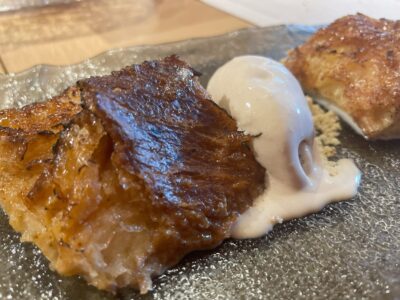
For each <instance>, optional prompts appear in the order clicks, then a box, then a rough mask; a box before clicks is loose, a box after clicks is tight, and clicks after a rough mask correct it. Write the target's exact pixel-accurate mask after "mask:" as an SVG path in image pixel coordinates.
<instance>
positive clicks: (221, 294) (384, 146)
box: [0, 26, 400, 299]
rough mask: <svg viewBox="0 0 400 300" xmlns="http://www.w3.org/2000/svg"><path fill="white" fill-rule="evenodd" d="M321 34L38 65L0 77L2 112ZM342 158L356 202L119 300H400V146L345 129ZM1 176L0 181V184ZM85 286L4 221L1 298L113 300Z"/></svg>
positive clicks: (223, 250) (245, 34)
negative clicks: (136, 72) (83, 82)
mask: <svg viewBox="0 0 400 300" xmlns="http://www.w3.org/2000/svg"><path fill="white" fill-rule="evenodd" d="M314 31H315V28H313V27H303V26H289V27H286V26H279V27H270V28H262V29H250V30H243V31H239V32H235V33H231V34H228V35H223V36H220V37H215V38H208V39H197V40H189V41H184V42H179V43H173V44H166V45H160V46H149V47H135V48H130V49H121V50H113V51H110V52H107V53H104V54H102V55H100V56H97V57H95V58H93V59H90V60H88V61H85V62H82V63H81V64H78V65H73V66H67V67H56V66H37V67H34V68H32V69H30V70H27V71H25V72H22V73H20V74H15V75H7V76H0V107H10V106H21V105H23V104H26V103H30V102H33V101H40V100H43V99H45V98H48V97H50V96H53V95H55V94H57V93H58V92H60V91H62V90H63V89H64V88H66V87H67V86H69V85H71V84H73V83H74V82H75V81H76V80H78V79H80V78H84V77H87V76H90V75H94V74H96V75H99V74H107V73H109V72H110V71H111V70H116V69H118V68H120V67H123V66H125V65H129V64H132V63H139V62H142V61H143V60H145V59H154V58H158V57H162V56H166V55H168V54H172V53H176V54H179V55H180V56H182V57H183V58H184V59H186V60H188V61H189V62H190V63H191V64H192V65H193V66H194V67H195V68H196V69H197V70H199V71H201V72H202V73H203V76H202V83H203V84H206V83H207V81H208V79H209V77H210V75H211V74H212V72H213V71H214V70H215V69H216V68H217V67H219V66H220V65H222V64H223V63H224V62H226V61H227V60H229V59H230V58H232V57H234V56H237V55H241V54H261V55H266V56H270V57H273V58H275V59H280V58H281V57H283V56H284V55H285V52H286V51H287V50H288V49H290V48H292V47H293V46H296V45H298V44H300V43H302V42H303V41H304V40H305V39H306V38H307V37H308V36H309V35H310V34H312V33H313V32H314ZM341 140H342V147H341V148H340V149H339V153H338V156H339V157H351V158H353V159H354V160H355V161H356V163H357V164H358V166H359V167H360V168H361V170H362V171H363V182H362V185H361V189H360V193H359V195H358V196H356V197H355V198H353V199H352V200H351V201H348V202H342V203H336V204H333V205H330V206H328V207H327V208H325V209H324V210H323V211H322V212H321V213H319V214H314V215H311V216H308V217H305V218H302V219H299V220H294V221H291V222H286V223H284V224H281V225H278V226H276V227H275V229H274V230H273V231H272V232H271V233H270V234H268V235H267V236H266V237H263V238H259V239H254V240H243V241H235V240H228V241H226V242H225V243H223V244H222V245H221V246H220V247H219V248H217V249H215V250H213V251H209V252H201V253H195V254H193V255H190V256H189V257H187V258H186V259H184V261H182V262H181V263H180V264H179V265H178V266H176V267H175V268H173V269H171V270H169V271H168V272H166V273H165V274H164V275H163V276H161V277H160V278H158V279H157V280H155V285H154V291H153V292H151V293H149V294H147V295H145V296H140V295H138V294H137V293H136V292H135V291H133V290H130V289H124V290H121V291H120V293H119V294H118V295H117V297H120V298H122V299H310V298H314V299H347V298H349V299H399V297H400V186H399V185H400V140H397V141H388V142H367V141H365V140H363V139H362V138H361V137H359V136H357V135H355V134H354V133H353V132H352V131H351V130H350V129H348V128H347V126H344V130H343V132H342V135H341ZM0 176H1V175H0ZM112 297H113V296H112V295H110V294H107V293H104V292H99V291H97V290H96V289H95V288H93V287H89V286H88V285H86V283H85V282H84V281H83V280H82V279H79V278H76V277H72V278H62V277H60V276H58V275H57V274H55V273H54V272H52V271H51V270H49V268H48V263H47V261H46V259H45V258H44V257H43V256H42V255H41V254H40V251H38V250H37V248H35V247H34V246H32V245H30V244H21V243H20V242H19V235H18V234H16V233H15V232H14V231H13V230H12V229H11V228H10V226H9V225H8V221H7V217H6V216H5V215H4V214H3V213H1V212H0V298H1V299H111V298H112Z"/></svg>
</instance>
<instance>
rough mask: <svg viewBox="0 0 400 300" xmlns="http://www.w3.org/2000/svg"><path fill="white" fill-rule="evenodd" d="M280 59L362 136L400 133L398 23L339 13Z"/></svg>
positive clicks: (395, 135)
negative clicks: (340, 16)
mask: <svg viewBox="0 0 400 300" xmlns="http://www.w3.org/2000/svg"><path fill="white" fill-rule="evenodd" d="M284 63H285V65H286V66H287V67H288V68H289V69H290V70H291V71H292V73H293V74H294V75H295V76H296V77H297V79H298V80H299V81H300V83H301V84H302V87H303V89H304V90H305V91H306V92H307V93H309V94H312V95H316V96H318V97H319V98H322V99H324V100H325V101H326V102H322V104H326V105H334V106H335V107H336V108H337V109H339V110H341V111H342V112H344V114H342V115H346V114H347V115H348V116H349V117H350V118H347V120H348V121H350V123H351V122H352V121H353V122H354V123H355V124H353V125H356V126H355V127H358V129H359V132H360V133H362V134H363V135H364V136H365V137H366V138H368V139H391V138H399V137H400V22H399V21H390V20H385V19H380V20H376V19H373V18H370V17H367V16H365V15H362V14H357V15H350V16H346V17H343V18H341V19H338V20H336V21H335V22H333V23H332V24H331V25H329V26H328V27H327V28H325V29H321V30H319V31H318V32H317V33H316V34H314V35H313V36H312V37H311V38H310V39H309V40H308V41H307V42H306V43H305V44H303V45H301V46H299V47H297V48H295V49H293V50H291V51H290V52H289V54H288V56H287V57H286V58H285V59H284ZM345 119H346V118H345Z"/></svg>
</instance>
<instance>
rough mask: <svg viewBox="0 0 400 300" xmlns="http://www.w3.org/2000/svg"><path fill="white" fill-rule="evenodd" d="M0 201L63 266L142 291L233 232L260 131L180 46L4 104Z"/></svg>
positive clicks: (67, 271)
mask: <svg viewBox="0 0 400 300" xmlns="http://www.w3.org/2000/svg"><path fill="white" fill-rule="evenodd" d="M0 115H1V120H0V125H1V126H2V127H1V131H0V132H1V139H0V153H1V155H0V172H1V173H2V176H1V180H0V203H1V205H2V208H3V209H4V211H5V212H6V213H7V214H8V216H9V218H10V224H11V225H12V226H13V228H14V229H15V230H17V231H19V232H21V233H22V240H23V241H30V242H33V243H35V244H36V245H37V246H38V247H39V248H40V249H41V251H42V252H43V254H44V255H45V256H46V257H47V258H48V259H49V260H50V263H51V267H52V268H54V269H55V270H56V271H57V272H59V273H60V274H63V275H74V274H77V275H82V276H83V277H84V278H85V279H86V280H87V281H88V282H89V283H90V284H92V285H94V286H96V287H98V288H100V289H106V290H110V291H113V290H115V289H116V288H117V287H123V286H127V285H131V286H133V287H136V288H138V289H140V291H141V292H142V293H145V292H147V291H148V290H149V289H151V277H153V276H155V275H159V274H161V273H162V272H163V271H164V270H165V269H166V268H168V267H170V266H172V265H174V264H176V263H177V262H178V261H179V260H180V259H181V258H182V257H183V256H184V255H185V254H187V253H188V252H191V251H194V250H201V249H209V248H213V247H216V246H217V245H219V244H220V243H221V242H222V240H223V239H225V238H227V237H229V236H230V230H231V227H232V225H233V223H234V221H235V220H236V218H237V216H238V215H239V214H240V213H242V212H244V211H245V210H246V209H247V208H248V207H249V206H250V205H251V204H252V202H253V199H254V198H255V197H257V196H258V195H259V194H261V193H262V191H263V190H264V185H265V182H266V180H265V170H264V168H263V167H262V166H261V165H260V164H259V163H258V162H257V161H256V160H255V158H254V155H253V153H252V151H251V145H250V143H251V140H252V139H253V137H251V136H250V135H246V134H244V133H242V132H239V131H237V127H236V123H235V121H234V120H233V119H232V118H231V117H230V116H229V115H228V114H227V113H226V112H225V111H224V110H223V109H221V108H220V107H218V106H217V105H216V104H214V102H212V101H211V100H210V98H209V96H208V94H207V92H206V91H205V90H204V89H203V88H202V87H201V85H200V84H199V83H198V81H197V78H196V72H195V71H194V70H193V69H192V68H190V67H189V66H188V65H187V64H186V63H185V62H183V61H181V60H179V59H178V58H177V57H174V56H172V57H168V58H165V59H164V60H160V61H150V62H145V63H143V64H141V65H134V66H131V67H127V68H125V69H123V70H121V71H118V72H114V73H112V74H111V75H109V76H104V77H93V78H89V79H86V80H82V81H80V82H78V84H77V86H76V87H73V88H71V89H68V90H67V91H66V92H65V93H64V94H63V95H61V96H60V97H56V98H54V99H52V100H50V101H47V102H44V103H37V104H32V105H29V106H27V107H24V108H22V109H20V110H18V109H9V110H5V111H2V112H1V113H0Z"/></svg>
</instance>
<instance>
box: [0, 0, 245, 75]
mask: <svg viewBox="0 0 400 300" xmlns="http://www.w3.org/2000/svg"><path fill="white" fill-rule="evenodd" d="M249 26H251V25H250V24H249V23H247V22H245V21H243V20H240V19H238V18H235V17H233V16H230V15H228V14H226V13H223V12H221V11H218V10H216V9H215V8H212V7H209V6H207V5H205V4H203V3H201V2H200V1H196V0H114V1H111V0H82V1H81V2H76V3H72V4H66V5H56V6H49V7H42V8H35V9H26V10H20V11H16V12H8V13H1V14H0V72H4V73H11V72H19V71H22V70H24V69H27V68H29V67H31V66H33V65H36V64H56V65H60V64H72V63H77V62H79V61H82V60H84V59H86V58H89V57H92V56H94V55H96V54H99V53H101V52H103V51H105V50H107V49H112V48H120V47H127V46H133V45H143V44H159V43H165V42H171V41H176V40H183V39H188V38H193V37H206V36H213V35H218V34H222V33H226V32H229V31H234V30H237V29H239V28H245V27H249Z"/></svg>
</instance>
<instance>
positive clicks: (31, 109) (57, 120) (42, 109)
mask: <svg viewBox="0 0 400 300" xmlns="http://www.w3.org/2000/svg"><path fill="white" fill-rule="evenodd" d="M80 100H81V98H80V91H79V89H78V88H77V87H70V88H68V89H66V90H65V91H64V92H63V93H62V94H61V95H59V96H56V97H54V98H53V99H51V100H49V101H46V102H37V103H33V104H30V105H27V106H24V107H22V108H20V109H18V108H10V109H5V110H0V135H1V134H2V132H6V134H9V135H10V134H13V135H15V134H17V133H19V134H25V135H34V134H42V135H45V134H51V133H56V132H59V131H60V130H61V129H62V128H63V127H62V125H63V124H67V123H68V122H69V121H70V120H71V118H72V117H73V116H74V115H76V114H77V113H78V112H79V111H80V110H81V106H80Z"/></svg>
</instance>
